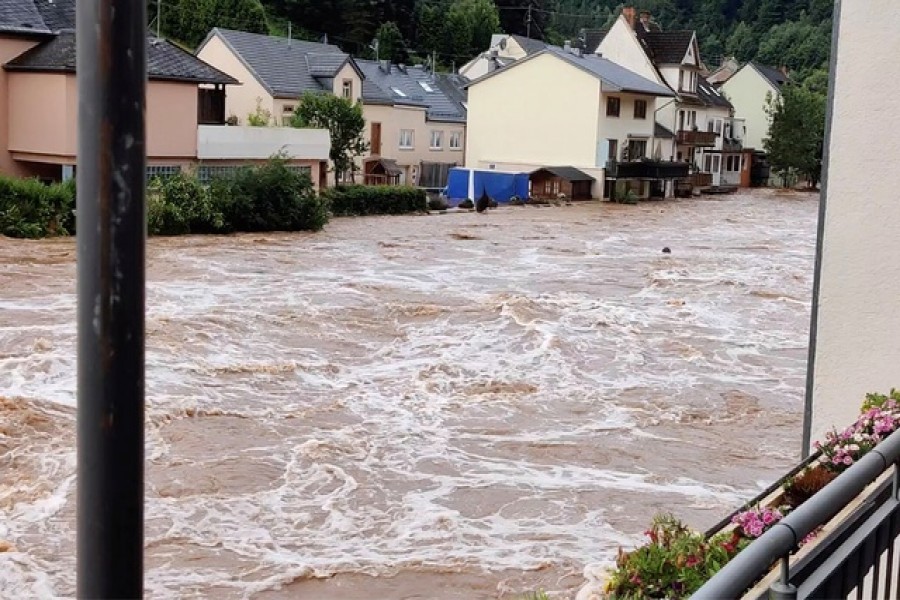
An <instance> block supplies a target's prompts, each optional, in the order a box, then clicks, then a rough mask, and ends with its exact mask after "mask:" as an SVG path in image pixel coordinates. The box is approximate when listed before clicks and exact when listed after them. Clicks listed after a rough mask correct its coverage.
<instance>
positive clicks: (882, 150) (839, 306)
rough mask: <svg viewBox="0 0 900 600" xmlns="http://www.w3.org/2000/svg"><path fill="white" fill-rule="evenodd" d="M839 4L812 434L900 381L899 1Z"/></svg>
mask: <svg viewBox="0 0 900 600" xmlns="http://www.w3.org/2000/svg"><path fill="white" fill-rule="evenodd" d="M840 5H841V7H840V16H839V18H837V19H836V21H837V22H838V23H839V28H840V29H839V32H840V37H839V43H838V50H837V56H836V58H837V74H836V78H835V81H834V82H833V85H834V90H835V96H834V104H833V109H832V110H833V113H832V121H831V137H830V141H829V149H830V150H829V156H828V167H827V168H828V172H827V178H828V181H827V205H826V210H825V219H824V236H823V238H822V239H823V256H822V262H821V282H820V295H819V304H818V311H817V314H818V327H817V332H816V345H815V360H814V363H813V366H814V380H813V387H812V400H813V402H812V422H811V425H812V427H811V434H812V436H811V439H812V440H816V439H821V438H822V436H823V434H824V432H825V431H826V430H827V429H828V428H830V427H832V426H837V427H839V428H840V427H844V426H846V425H849V424H850V423H851V422H852V421H853V420H854V418H855V417H856V416H857V415H858V413H859V406H860V404H861V403H862V401H863V397H864V395H865V394H866V393H867V392H876V391H878V392H883V393H887V392H888V391H889V390H890V388H891V387H892V386H895V387H900V344H898V339H900V237H898V236H897V226H898V224H900V201H898V194H897V185H896V177H895V176H894V173H895V171H896V164H897V162H898V161H900V111H897V110H896V106H897V98H898V97H900V63H898V62H897V60H896V57H897V56H900V37H898V36H897V26H896V24H897V22H898V20H900V3H897V1H896V0H869V1H868V2H852V1H843V2H841V3H840ZM872 15H878V18H876V19H873V18H872Z"/></svg>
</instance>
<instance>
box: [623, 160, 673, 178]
mask: <svg viewBox="0 0 900 600" xmlns="http://www.w3.org/2000/svg"><path fill="white" fill-rule="evenodd" d="M687 176H688V164H687V163H685V162H675V161H663V160H635V161H614V160H611V161H608V162H607V163H606V177H607V178H608V179H681V178H684V177H687Z"/></svg>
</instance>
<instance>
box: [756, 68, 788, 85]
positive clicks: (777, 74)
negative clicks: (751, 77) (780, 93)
mask: <svg viewBox="0 0 900 600" xmlns="http://www.w3.org/2000/svg"><path fill="white" fill-rule="evenodd" d="M752 64H753V66H754V67H755V68H756V70H757V71H759V73H760V74H761V75H762V76H763V77H765V78H766V79H768V80H769V83H771V84H772V85H773V86H775V87H776V88H778V89H781V86H783V85H784V84H785V83H787V82H788V78H787V76H786V75H785V74H784V73H782V72H781V71H779V70H778V69H776V68H775V67H767V66H766V65H761V64H759V63H758V62H754V63H752Z"/></svg>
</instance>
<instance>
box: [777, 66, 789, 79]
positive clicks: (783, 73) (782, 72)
mask: <svg viewBox="0 0 900 600" xmlns="http://www.w3.org/2000/svg"><path fill="white" fill-rule="evenodd" d="M778 70H779V71H781V74H782V75H784V76H785V77H787V76H788V68H787V65H781V66H780V67H778Z"/></svg>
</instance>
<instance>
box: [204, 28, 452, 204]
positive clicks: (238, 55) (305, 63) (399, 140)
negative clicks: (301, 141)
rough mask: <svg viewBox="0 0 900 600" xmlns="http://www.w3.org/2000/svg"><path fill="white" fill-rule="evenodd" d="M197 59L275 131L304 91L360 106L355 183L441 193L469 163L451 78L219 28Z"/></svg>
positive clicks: (243, 113)
mask: <svg viewBox="0 0 900 600" xmlns="http://www.w3.org/2000/svg"><path fill="white" fill-rule="evenodd" d="M197 56H198V57H200V58H201V59H203V60H204V61H206V62H208V63H209V64H211V65H213V66H215V67H216V68H218V69H220V70H222V71H224V72H225V73H228V74H229V75H231V76H232V77H234V78H235V79H237V80H238V81H240V82H241V85H240V86H238V87H235V88H233V89H231V90H229V93H228V96H227V97H226V101H225V105H226V111H227V113H228V114H229V116H230V118H232V119H233V120H236V121H237V122H238V123H241V124H244V123H247V122H249V120H250V118H251V115H254V116H255V117H256V118H258V117H259V116H260V115H261V116H262V117H263V119H264V120H265V121H266V122H267V123H268V124H269V125H273V126H285V125H288V124H289V123H290V120H291V117H292V116H293V113H294V110H295V109H296V107H297V104H298V102H299V99H300V97H301V96H303V94H304V93H306V92H321V93H331V94H334V95H336V96H342V97H344V98H348V99H350V100H351V101H353V102H362V104H363V115H364V117H365V120H366V129H365V134H364V139H365V141H366V142H367V143H368V146H369V151H368V153H367V154H366V155H365V156H361V157H359V160H358V162H357V171H358V173H357V174H356V175H355V176H354V180H355V181H357V182H365V183H370V184H379V183H380V184H409V185H416V186H420V187H425V188H429V189H439V188H442V187H444V186H445V185H446V178H447V172H448V171H449V169H450V168H451V167H453V166H457V165H462V164H463V161H464V153H465V144H466V132H465V130H466V114H465V113H466V111H465V103H464V95H463V94H464V93H463V92H462V91H461V89H460V85H459V84H458V83H457V82H456V80H455V78H454V77H453V76H451V75H446V74H438V73H431V72H429V71H428V70H426V69H424V68H422V67H418V66H416V67H408V66H405V65H392V64H389V63H386V62H380V63H379V62H375V61H365V60H356V59H354V58H353V57H351V56H350V55H349V54H347V53H345V52H343V51H342V50H341V49H340V48H338V47H337V46H333V45H329V44H320V43H316V42H306V41H300V40H291V39H288V38H282V37H276V36H270V35H260V34H255V33H246V32H240V31H232V30H226V29H218V28H217V29H213V30H212V31H211V32H210V34H209V35H208V36H207V38H206V40H205V41H204V42H203V43H202V44H201V45H200V47H199V49H198V50H197Z"/></svg>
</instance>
